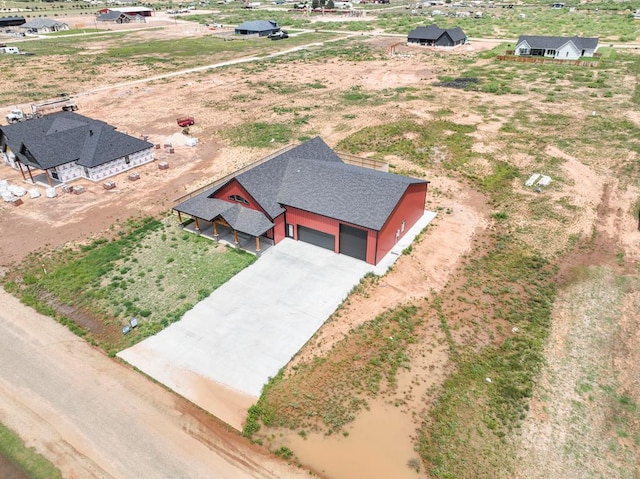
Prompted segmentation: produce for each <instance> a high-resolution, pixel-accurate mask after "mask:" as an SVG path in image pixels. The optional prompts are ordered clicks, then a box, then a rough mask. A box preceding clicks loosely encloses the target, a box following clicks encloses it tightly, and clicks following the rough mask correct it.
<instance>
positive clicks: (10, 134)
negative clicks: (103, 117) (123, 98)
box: [0, 111, 153, 169]
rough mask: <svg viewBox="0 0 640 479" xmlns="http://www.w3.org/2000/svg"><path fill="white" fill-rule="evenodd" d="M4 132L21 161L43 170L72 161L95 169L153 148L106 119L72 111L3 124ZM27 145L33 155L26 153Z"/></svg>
mask: <svg viewBox="0 0 640 479" xmlns="http://www.w3.org/2000/svg"><path fill="white" fill-rule="evenodd" d="M0 131H2V133H3V134H4V136H5V137H6V139H7V144H8V145H9V147H10V148H11V150H12V151H13V152H14V153H15V154H16V155H18V156H19V157H20V161H21V162H23V163H25V164H28V165H30V166H33V167H36V168H41V169H48V168H54V167H56V166H59V165H63V164H65V163H70V162H72V161H76V162H77V163H78V165H80V166H85V167H87V168H93V167H96V166H99V165H102V164H105V163H108V162H110V161H113V160H116V159H118V158H123V157H125V156H127V155H131V154H133V153H137V152H139V151H143V150H146V149H148V148H152V147H153V144H152V143H149V142H148V141H144V140H140V139H139V138H135V137H133V136H129V135H126V134H124V133H120V132H119V131H116V129H115V127H113V126H111V125H109V124H107V123H105V122H103V121H100V120H94V119H92V118H87V117H85V116H82V115H79V114H77V113H74V112H68V111H62V112H58V113H51V114H50V115H45V116H43V117H42V118H36V119H33V120H29V121H24V122H21V123H14V124H12V125H6V126H0ZM23 145H24V147H25V148H26V149H27V150H28V152H29V156H25V155H24V154H22V147H23Z"/></svg>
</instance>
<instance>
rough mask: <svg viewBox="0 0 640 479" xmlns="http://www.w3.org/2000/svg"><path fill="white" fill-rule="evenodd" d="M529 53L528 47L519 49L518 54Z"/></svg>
mask: <svg viewBox="0 0 640 479" xmlns="http://www.w3.org/2000/svg"><path fill="white" fill-rule="evenodd" d="M530 53H531V50H530V49H528V48H521V49H520V55H529V54H530Z"/></svg>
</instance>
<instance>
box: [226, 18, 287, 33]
mask: <svg viewBox="0 0 640 479" xmlns="http://www.w3.org/2000/svg"><path fill="white" fill-rule="evenodd" d="M279 31H280V27H279V26H278V22H276V21H275V20H251V21H248V22H244V23H241V24H240V25H238V26H237V27H236V29H235V33H236V35H258V36H261V37H266V36H267V35H269V34H271V33H278V32H279Z"/></svg>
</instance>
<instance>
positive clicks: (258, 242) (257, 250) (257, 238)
mask: <svg viewBox="0 0 640 479" xmlns="http://www.w3.org/2000/svg"><path fill="white" fill-rule="evenodd" d="M259 252H260V236H256V253H259Z"/></svg>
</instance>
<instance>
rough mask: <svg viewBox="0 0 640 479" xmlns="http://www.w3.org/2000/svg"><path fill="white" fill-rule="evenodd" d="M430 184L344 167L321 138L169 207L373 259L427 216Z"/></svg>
mask: <svg viewBox="0 0 640 479" xmlns="http://www.w3.org/2000/svg"><path fill="white" fill-rule="evenodd" d="M428 184H429V182H428V181H424V180H419V179H416V178H409V177H406V176H400V175H395V174H391V173H386V172H383V171H378V170H372V169H368V168H363V167H360V166H353V165H348V164H345V163H344V162H343V161H342V160H341V159H340V157H339V156H338V155H337V154H336V153H335V152H334V151H333V150H332V149H331V148H329V146H327V144H326V143H325V142H324V141H323V140H322V139H321V138H319V137H316V138H314V139H312V140H309V141H307V142H306V143H303V144H302V145H299V146H297V147H295V148H292V149H290V150H288V151H285V152H283V153H281V154H279V155H277V156H275V157H274V158H271V159H268V160H267V161H264V162H262V163H260V164H258V165H257V166H255V167H253V168H251V169H249V170H247V171H242V172H239V173H238V174H235V175H231V177H230V178H228V179H226V180H225V181H223V182H221V183H219V184H217V185H215V186H213V187H211V188H209V189H207V190H205V191H204V192H202V193H199V194H197V195H195V196H193V197H191V198H189V199H187V200H186V201H184V202H182V203H180V204H178V205H177V206H175V207H174V208H173V209H174V210H175V211H177V212H178V214H179V216H181V214H182V213H184V214H187V215H189V216H191V217H193V218H194V219H195V220H196V227H198V224H199V223H198V220H200V221H204V222H208V223H211V227H212V229H213V233H214V237H217V235H218V233H217V228H218V226H219V225H222V226H225V227H228V228H231V229H233V231H234V234H235V238H236V241H235V242H236V244H237V243H238V239H237V238H238V232H240V233H244V234H245V235H250V236H253V237H255V238H256V246H257V249H258V250H259V238H260V237H261V236H262V237H267V238H270V239H271V240H273V242H274V243H275V244H277V243H278V242H280V241H281V240H282V239H284V238H285V237H289V238H293V239H295V240H299V241H305V242H308V243H312V244H314V245H317V246H320V247H322V248H327V249H330V250H332V251H335V252H336V253H342V254H346V255H348V256H352V257H354V258H358V259H361V260H363V261H366V262H367V263H370V264H373V265H375V264H378V263H379V262H380V261H381V260H382V258H383V257H384V256H385V255H386V254H387V253H388V252H389V251H390V250H391V248H393V246H394V245H395V244H396V243H397V242H398V240H399V239H400V238H402V236H404V234H405V233H406V231H407V230H408V229H409V228H411V227H412V226H413V225H414V224H415V222H416V221H418V219H419V218H420V217H421V216H422V215H423V214H424V206H425V200H426V195H427V187H428Z"/></svg>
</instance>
